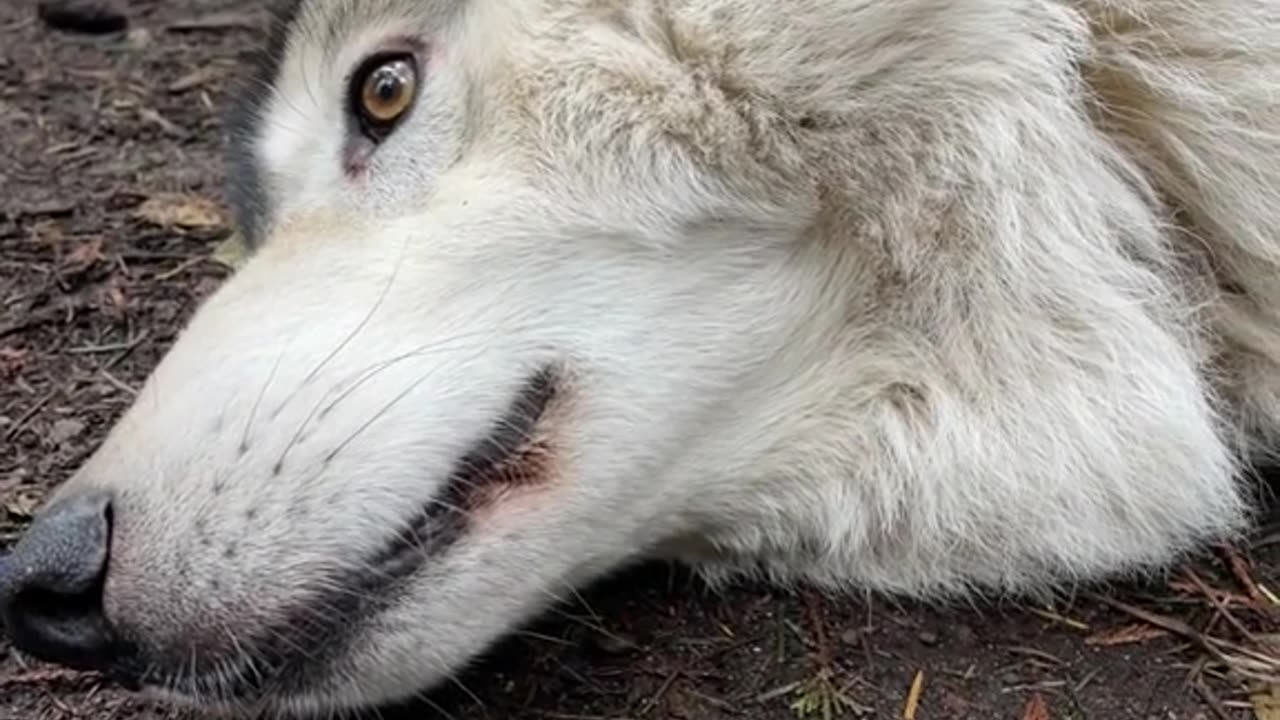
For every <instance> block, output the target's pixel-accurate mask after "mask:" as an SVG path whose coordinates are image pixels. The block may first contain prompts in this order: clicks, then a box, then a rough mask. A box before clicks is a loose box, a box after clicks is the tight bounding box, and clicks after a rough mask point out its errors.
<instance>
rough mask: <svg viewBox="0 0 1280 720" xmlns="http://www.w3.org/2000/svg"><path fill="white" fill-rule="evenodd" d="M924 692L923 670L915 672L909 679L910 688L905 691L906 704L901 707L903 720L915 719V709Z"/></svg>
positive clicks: (918, 705)
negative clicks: (912, 677)
mask: <svg viewBox="0 0 1280 720" xmlns="http://www.w3.org/2000/svg"><path fill="white" fill-rule="evenodd" d="M923 693H924V671H923V670H920V671H917V672H916V676H915V679H913V680H912V681H911V690H910V691H909V692H908V693H907V704H906V706H905V707H903V708H902V718H903V720H915V718H916V711H917V710H918V709H919V708H920V696H921V694H923Z"/></svg>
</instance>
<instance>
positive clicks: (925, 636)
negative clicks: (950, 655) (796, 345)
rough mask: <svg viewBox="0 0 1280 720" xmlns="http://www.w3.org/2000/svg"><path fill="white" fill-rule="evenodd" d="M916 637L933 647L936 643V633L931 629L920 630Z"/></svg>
mask: <svg viewBox="0 0 1280 720" xmlns="http://www.w3.org/2000/svg"><path fill="white" fill-rule="evenodd" d="M916 637H918V638H920V642H921V643H922V644H924V645H928V646H929V647H933V646H934V645H937V644H938V633H936V632H934V631H932V630H922V631H920V634H919V635H917V636H916Z"/></svg>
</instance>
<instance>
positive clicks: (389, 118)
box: [358, 58, 418, 127]
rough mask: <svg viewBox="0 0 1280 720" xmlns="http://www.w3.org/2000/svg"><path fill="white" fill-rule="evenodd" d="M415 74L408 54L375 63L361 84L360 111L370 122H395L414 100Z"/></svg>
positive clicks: (383, 124) (386, 123) (381, 124)
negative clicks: (405, 56) (403, 56)
mask: <svg viewBox="0 0 1280 720" xmlns="http://www.w3.org/2000/svg"><path fill="white" fill-rule="evenodd" d="M417 84H418V76H417V70H416V69H415V68H414V65H413V63H412V62H411V61H410V60H408V59H407V58H393V59H389V60H386V61H385V62H382V63H379V64H377V65H374V66H372V67H370V68H369V69H368V71H367V72H366V73H365V76H364V80H363V81H361V84H360V102H359V108H358V109H359V111H360V114H361V116H362V117H363V119H364V120H365V121H366V122H368V123H369V124H370V125H373V126H382V127H386V126H388V125H391V124H393V123H395V122H396V121H397V120H399V119H400V118H401V116H403V115H404V114H405V112H406V111H407V110H408V109H409V106H410V105H412V104H413V97H414V91H415V90H416V89H417Z"/></svg>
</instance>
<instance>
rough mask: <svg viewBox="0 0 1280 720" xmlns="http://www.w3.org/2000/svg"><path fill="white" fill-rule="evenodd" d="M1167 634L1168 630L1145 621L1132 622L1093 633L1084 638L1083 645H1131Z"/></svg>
mask: <svg viewBox="0 0 1280 720" xmlns="http://www.w3.org/2000/svg"><path fill="white" fill-rule="evenodd" d="M1168 634H1169V631H1168V630H1165V629H1164V628H1158V627H1156V626H1154V625H1148V624H1146V623H1133V624H1130V625H1124V626H1121V627H1118V628H1116V629H1114V630H1106V631H1103V632H1099V633H1095V634H1093V635H1090V636H1089V637H1087V638H1085V640H1084V644H1085V645H1101V646H1109V645H1131V644H1133V643H1140V642H1146V641H1148V640H1155V639H1156V638H1162V637H1165V636H1166V635H1168Z"/></svg>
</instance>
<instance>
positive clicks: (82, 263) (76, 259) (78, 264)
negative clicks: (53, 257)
mask: <svg viewBox="0 0 1280 720" xmlns="http://www.w3.org/2000/svg"><path fill="white" fill-rule="evenodd" d="M105 259H106V256H105V255H103V254H102V238H101V237H95V238H93V239H92V240H87V241H85V242H82V243H79V244H78V245H76V246H75V248H74V249H73V250H72V251H71V252H69V253H67V254H66V256H65V257H63V259H62V263H63V265H65V266H66V267H68V268H86V267H89V266H90V265H93V264H94V263H96V262H98V261H99V260H105Z"/></svg>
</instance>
